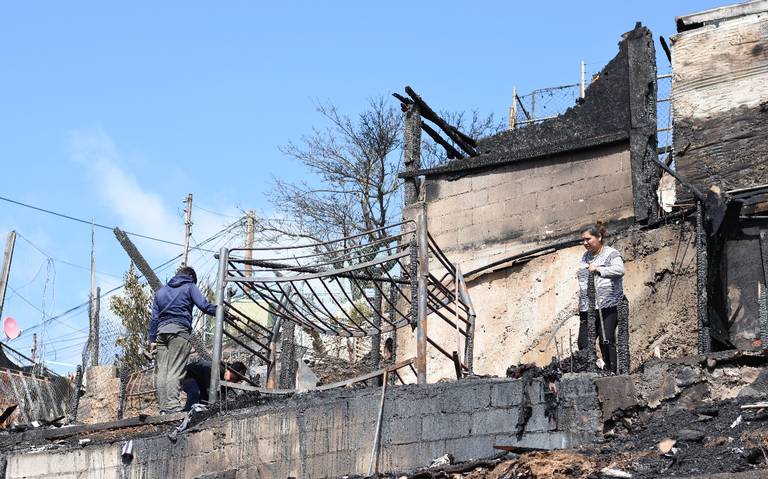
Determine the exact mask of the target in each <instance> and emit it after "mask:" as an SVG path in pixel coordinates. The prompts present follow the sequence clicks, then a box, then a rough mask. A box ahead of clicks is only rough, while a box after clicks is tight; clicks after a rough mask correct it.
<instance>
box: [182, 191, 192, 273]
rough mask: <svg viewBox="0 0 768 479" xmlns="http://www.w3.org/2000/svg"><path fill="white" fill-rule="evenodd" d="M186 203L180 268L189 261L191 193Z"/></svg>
mask: <svg viewBox="0 0 768 479" xmlns="http://www.w3.org/2000/svg"><path fill="white" fill-rule="evenodd" d="M185 201H186V203H187V206H186V208H185V209H184V255H183V256H182V258H181V266H186V265H187V260H188V259H189V237H190V236H192V193H190V194H188V195H187V199H186V200H185Z"/></svg>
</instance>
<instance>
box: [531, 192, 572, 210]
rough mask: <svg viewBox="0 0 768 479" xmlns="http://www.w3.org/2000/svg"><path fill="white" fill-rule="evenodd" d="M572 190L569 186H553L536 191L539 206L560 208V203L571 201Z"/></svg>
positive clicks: (537, 205)
mask: <svg viewBox="0 0 768 479" xmlns="http://www.w3.org/2000/svg"><path fill="white" fill-rule="evenodd" d="M570 201H571V190H570V189H569V188H551V189H548V190H544V191H539V192H538V193H536V207H537V208H558V207H559V206H560V205H563V204H566V203H570Z"/></svg>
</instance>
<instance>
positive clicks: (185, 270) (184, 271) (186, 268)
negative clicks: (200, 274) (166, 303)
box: [176, 266, 197, 284]
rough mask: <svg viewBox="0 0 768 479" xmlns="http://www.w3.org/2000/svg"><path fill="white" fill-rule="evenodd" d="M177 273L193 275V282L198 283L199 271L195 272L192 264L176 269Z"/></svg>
mask: <svg viewBox="0 0 768 479" xmlns="http://www.w3.org/2000/svg"><path fill="white" fill-rule="evenodd" d="M176 274H183V275H184V276H191V277H192V282H193V283H195V284H197V273H195V269H194V268H193V267H191V266H184V267H183V268H179V270H178V271H176Z"/></svg>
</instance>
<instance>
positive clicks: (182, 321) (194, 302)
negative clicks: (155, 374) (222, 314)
mask: <svg viewBox="0 0 768 479" xmlns="http://www.w3.org/2000/svg"><path fill="white" fill-rule="evenodd" d="M192 306H197V307H198V308H200V310H201V311H203V312H204V313H205V314H210V315H211V316H213V315H214V314H216V305H215V304H211V303H209V302H208V300H206V299H205V297H204V296H203V294H202V293H201V292H200V290H199V289H197V285H195V282H194V281H193V280H192V276H188V275H184V274H177V275H176V276H174V277H173V278H171V280H170V281H168V284H167V285H165V286H163V287H162V288H160V289H159V290H157V293H155V301H154V302H153V303H152V321H151V322H150V324H149V341H150V342H155V339H156V338H157V328H158V327H159V326H160V325H162V324H167V323H176V324H178V325H180V326H182V327H184V328H185V329H186V330H187V331H192Z"/></svg>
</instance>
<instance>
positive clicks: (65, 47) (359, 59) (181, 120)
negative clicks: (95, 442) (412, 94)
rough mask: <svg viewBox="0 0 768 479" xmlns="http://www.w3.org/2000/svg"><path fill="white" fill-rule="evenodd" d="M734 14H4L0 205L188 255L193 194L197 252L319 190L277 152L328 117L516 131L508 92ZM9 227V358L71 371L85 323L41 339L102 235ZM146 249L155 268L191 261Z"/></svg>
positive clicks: (76, 296) (83, 283) (162, 9)
mask: <svg viewBox="0 0 768 479" xmlns="http://www.w3.org/2000/svg"><path fill="white" fill-rule="evenodd" d="M722 4H723V2H716V1H703V0H702V1H685V2H669V1H643V2H639V1H632V2H630V1H627V2H616V1H611V2H608V1H595V2H588V1H587V2H512V1H507V2H473V3H471V4H470V3H468V2H455V1H448V2H431V1H424V2H402V1H389V2H280V3H278V2H272V3H266V2H258V3H257V2H240V1H232V2H226V4H222V5H226V6H213V4H211V3H210V2H196V1H188V2H171V1H169V2H123V3H122V4H118V2H83V1H68V2H13V3H7V4H5V5H4V6H3V7H2V11H0V71H2V74H0V111H2V114H1V115H0V159H1V161H2V166H3V168H2V171H3V175H2V178H3V180H2V185H1V186H0V196H3V197H7V198H11V199H14V200H17V201H21V202H25V203H30V204H33V205H36V206H40V207H43V208H48V209H52V210H56V211H60V212H63V213H67V214H69V215H72V216H76V217H80V218H85V219H95V221H96V222H98V223H102V224H107V225H119V226H121V227H123V228H124V229H126V230H128V231H133V232H139V233H144V234H148V235H152V236H156V237H160V238H165V239H168V240H172V241H181V239H182V229H183V226H182V222H183V221H182V208H183V206H182V200H183V199H184V198H185V196H186V194H187V193H190V192H191V193H193V194H194V201H195V204H196V205H197V206H199V207H201V208H204V209H200V208H195V209H194V211H193V217H194V218H193V219H194V221H195V226H194V233H193V238H194V239H195V240H196V241H201V240H203V239H204V238H206V237H208V236H210V235H212V234H214V233H215V232H217V231H218V230H220V229H221V228H222V227H223V226H224V225H226V224H228V223H229V222H231V221H233V220H234V217H233V216H236V215H238V214H239V213H238V212H239V210H241V209H248V208H254V209H255V210H256V211H257V212H258V213H259V214H262V215H270V214H271V209H270V206H269V204H268V203H267V201H266V198H265V192H266V191H268V189H269V186H270V183H271V178H272V177H273V176H277V177H281V178H285V179H296V180H300V179H304V178H305V172H304V171H303V170H302V169H301V168H300V166H299V165H297V164H296V163H295V162H293V161H291V160H290V159H288V158H287V157H285V156H284V155H283V154H281V153H280V151H279V149H278V147H279V146H280V145H284V144H286V143H287V142H288V141H290V140H294V141H295V140H298V139H300V137H301V136H302V135H304V134H308V133H310V132H311V130H312V127H313V126H322V125H323V124H322V122H321V119H320V117H319V116H318V114H317V113H316V112H315V111H314V107H315V105H316V104H317V103H318V102H333V103H334V104H335V105H337V107H338V108H339V109H340V110H341V111H343V112H346V113H349V114H355V113H356V112H357V111H359V110H360V109H362V108H363V107H364V105H365V103H366V101H367V99H368V98H371V97H375V96H379V95H388V94H389V93H391V92H393V91H402V89H403V87H404V86H405V85H411V86H413V87H414V89H415V90H416V91H417V92H419V93H420V94H421V95H422V96H423V97H424V98H425V99H426V100H427V101H428V102H429V103H430V104H431V105H432V106H434V107H435V108H436V109H439V110H451V111H463V110H471V109H477V110H479V111H480V112H481V113H483V114H488V113H494V114H495V115H496V116H497V117H499V118H503V117H505V115H506V114H507V109H508V107H509V103H510V97H511V91H512V87H513V86H514V87H516V88H517V90H518V92H520V93H525V92H528V91H530V90H532V89H535V88H540V87H547V86H554V85H561V84H567V83H576V82H577V81H578V79H579V62H580V61H581V60H585V61H586V62H587V64H588V67H587V69H588V71H590V72H595V71H598V70H599V69H600V68H601V67H602V66H603V64H604V63H605V62H607V61H608V60H609V59H610V58H612V57H613V56H614V55H615V53H616V51H617V43H618V42H619V40H620V35H621V33H623V32H625V31H628V30H630V29H632V27H633V26H634V24H635V22H636V21H641V22H643V24H645V25H647V26H649V27H650V28H651V29H652V31H653V32H654V36H655V38H658V35H659V34H661V35H664V36H665V37H667V38H669V36H670V35H672V34H674V27H675V24H674V17H675V16H676V15H681V14H686V13H691V12H695V11H700V10H704V9H707V8H712V7H714V6H718V5H722ZM657 50H658V53H659V70H660V71H666V70H668V65H667V61H666V58H664V57H663V53H661V48H660V47H659V46H658V43H657ZM393 101H394V100H393ZM393 104H394V103H393ZM206 210H207V211H206ZM211 212H215V213H211ZM11 229H15V230H17V231H18V232H19V233H20V234H21V235H22V238H21V239H20V240H18V242H17V248H16V254H15V256H14V263H13V268H12V272H11V279H10V287H11V288H13V289H9V290H8V295H7V300H6V304H5V308H4V310H3V317H6V316H13V317H14V318H16V319H17V321H18V322H19V323H20V325H21V327H22V329H25V330H26V331H25V332H24V333H23V334H22V336H21V337H19V338H18V339H16V340H14V341H12V342H11V343H10V345H11V346H12V347H14V348H16V349H18V350H20V351H22V352H23V353H25V354H29V352H30V351H29V349H30V344H31V333H32V332H33V331H34V332H37V333H38V334H39V336H40V342H41V343H43V344H44V345H45V347H44V354H45V357H46V359H47V360H48V361H49V362H50V365H51V366H52V367H53V368H54V369H56V370H57V371H66V370H68V369H71V367H68V366H66V364H74V363H75V362H77V355H78V354H79V350H80V349H81V348H82V344H83V342H84V340H85V333H84V331H85V328H86V327H87V316H86V314H85V311H84V310H80V311H77V312H76V313H74V314H70V315H68V316H66V317H65V318H63V319H62V320H56V321H49V322H47V323H46V324H45V327H42V326H40V323H41V321H43V320H44V319H45V318H49V317H51V316H54V315H56V314H57V313H61V312H63V311H66V310H68V309H69V308H71V307H73V306H76V305H77V304H79V303H81V302H83V301H85V300H86V299H87V295H88V288H89V273H88V268H87V266H88V264H89V251H90V228H89V227H88V226H86V225H83V224H79V223H74V222H71V221H67V220H63V219H60V218H56V217H53V216H48V215H44V214H41V213H38V212H35V211H32V210H29V209H25V208H21V207H19V206H16V205H13V204H9V203H7V202H2V201H0V234H2V236H3V243H4V238H5V235H6V233H7V232H8V231H10V230H11ZM227 240H228V241H230V242H231V244H237V243H238V242H239V241H242V239H241V238H240V237H239V236H238V235H237V234H232V235H229V236H228V237H227V238H223V239H222V242H219V243H217V244H216V246H220V245H221V244H223V242H224V241H227ZM95 243H96V247H95V251H96V269H97V271H99V272H100V273H99V274H98V275H97V284H98V285H101V286H102V288H103V289H104V290H106V289H109V288H111V287H114V286H116V285H118V284H119V283H120V279H119V278H120V276H121V275H122V274H123V272H124V271H125V269H126V268H127V266H128V264H129V260H128V258H127V256H126V255H125V254H124V253H123V252H122V250H121V249H120V247H119V245H118V244H117V242H116V241H115V240H114V237H113V236H112V234H111V232H109V231H106V230H97V231H96V238H95ZM136 243H137V245H138V246H139V248H140V249H141V250H142V251H143V252H144V253H145V254H146V256H147V257H148V259H149V260H150V263H151V264H155V265H156V264H160V263H162V262H163V261H165V260H167V259H169V258H171V257H173V256H174V255H176V254H178V253H179V252H180V248H178V247H174V246H170V245H167V244H161V243H156V242H150V241H147V240H141V239H136ZM39 250H42V251H43V252H44V253H42V252H41V251H39ZM209 257H210V255H207V254H193V257H192V258H193V264H195V265H197V266H198V268H199V269H202V270H203V273H205V272H207V271H210V270H211V269H212V266H211V262H210V261H209ZM49 258H53V259H49ZM171 269H172V268H171ZM171 269H168V270H166V271H171ZM166 275H167V273H166ZM164 278H165V276H164V275H163V274H161V279H164ZM14 290H15V291H14ZM30 303H31V304H30ZM104 306H105V307H104V308H103V309H106V304H105V305H104ZM57 363H62V364H57Z"/></svg>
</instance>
